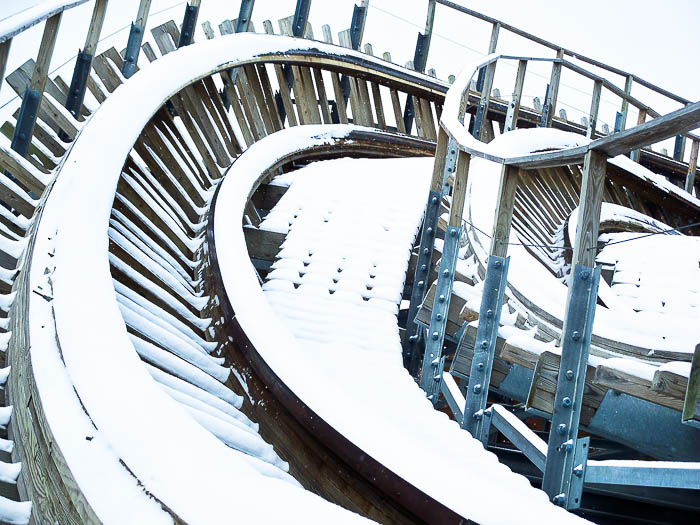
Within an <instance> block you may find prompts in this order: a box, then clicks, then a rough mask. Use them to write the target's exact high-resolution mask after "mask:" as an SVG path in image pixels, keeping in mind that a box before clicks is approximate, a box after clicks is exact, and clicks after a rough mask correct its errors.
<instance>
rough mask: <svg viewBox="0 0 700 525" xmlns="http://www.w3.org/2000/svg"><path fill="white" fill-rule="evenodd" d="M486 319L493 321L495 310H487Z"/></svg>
mask: <svg viewBox="0 0 700 525" xmlns="http://www.w3.org/2000/svg"><path fill="white" fill-rule="evenodd" d="M486 317H488V318H489V319H491V318H492V317H493V310H491V309H490V308H489V309H488V310H486Z"/></svg>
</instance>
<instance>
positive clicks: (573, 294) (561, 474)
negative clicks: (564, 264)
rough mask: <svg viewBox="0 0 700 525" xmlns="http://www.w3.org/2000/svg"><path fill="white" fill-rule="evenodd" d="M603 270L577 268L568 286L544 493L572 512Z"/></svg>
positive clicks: (543, 482) (578, 266)
mask: <svg viewBox="0 0 700 525" xmlns="http://www.w3.org/2000/svg"><path fill="white" fill-rule="evenodd" d="M599 280H600V268H596V269H594V268H591V267H589V266H584V265H582V264H577V265H576V266H575V268H574V270H573V272H572V276H571V279H570V282H569V287H570V292H569V299H568V305H567V313H566V319H565V322H564V323H565V330H564V334H563V343H562V352H561V364H560V366H559V376H558V379H557V389H556V394H555V396H554V412H553V414H552V429H551V431H550V434H549V444H548V448H547V463H546V465H545V471H544V478H543V480H542V489H543V490H544V491H545V492H546V493H547V494H548V495H549V497H550V498H551V499H552V501H553V502H554V503H556V504H558V505H560V506H562V507H565V508H573V507H574V506H575V504H576V503H575V502H574V501H572V500H571V497H572V493H571V489H572V482H573V481H574V479H573V478H574V477H576V473H575V472H574V467H576V466H577V465H575V464H574V463H575V460H574V451H575V449H576V444H577V437H578V428H579V418H580V415H581V404H582V400H583V391H584V388H585V383H586V367H587V366H588V349H589V346H590V343H591V332H592V331H593V318H594V316H595V307H596V299H597V297H598V282H599Z"/></svg>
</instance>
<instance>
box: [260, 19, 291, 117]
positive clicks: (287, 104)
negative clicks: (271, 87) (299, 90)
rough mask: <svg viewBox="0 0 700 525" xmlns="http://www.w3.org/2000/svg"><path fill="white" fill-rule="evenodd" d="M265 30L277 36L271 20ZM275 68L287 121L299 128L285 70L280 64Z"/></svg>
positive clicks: (265, 22) (266, 22)
mask: <svg viewBox="0 0 700 525" xmlns="http://www.w3.org/2000/svg"><path fill="white" fill-rule="evenodd" d="M263 28H264V29H265V33H267V34H268V35H274V34H275V31H274V30H273V28H272V22H270V21H269V20H265V21H264V22H263ZM274 67H275V76H276V77H277V84H278V85H279V89H280V91H279V93H280V97H282V106H283V107H284V111H285V113H286V114H287V120H288V121H289V125H290V126H297V125H298V121H297V116H296V113H295V111H294V104H293V103H292V98H291V97H290V96H289V86H288V85H287V79H286V77H285V76H284V70H283V69H282V66H280V65H279V64H275V66H274Z"/></svg>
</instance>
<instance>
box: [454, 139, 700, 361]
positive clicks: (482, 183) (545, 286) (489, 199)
mask: <svg viewBox="0 0 700 525" xmlns="http://www.w3.org/2000/svg"><path fill="white" fill-rule="evenodd" d="M587 140H588V139H586V138H585V137H582V136H580V135H575V134H572V133H566V132H563V131H558V130H554V129H549V128H536V129H528V130H515V131H511V132H509V133H506V134H505V135H501V136H499V137H497V138H496V139H495V140H494V141H492V142H491V143H489V144H488V145H484V148H485V149H486V150H487V151H488V152H490V153H494V154H497V155H500V156H513V155H526V154H529V153H531V152H532V151H537V150H543V149H548V148H554V149H556V148H564V147H576V146H577V145H580V144H585V143H586V141H587ZM500 171H501V166H500V164H497V163H494V162H490V161H488V160H484V159H480V158H474V159H472V161H471V165H470V169H469V180H468V184H467V199H466V202H467V205H466V206H465V211H464V215H465V219H466V220H467V221H468V222H469V223H471V224H473V225H474V227H473V228H472V227H468V235H469V239H470V241H471V244H472V247H473V249H474V251H475V254H476V256H477V258H478V259H479V260H480V261H481V264H482V265H484V266H485V264H486V260H487V257H488V250H489V245H490V239H489V238H488V237H487V236H486V235H484V234H482V233H480V232H479V231H478V230H481V231H484V232H488V233H490V232H491V231H492V229H493V221H494V205H495V203H496V200H497V193H498V183H499V177H500ZM637 171H638V170H637ZM618 211H619V210H618ZM615 212H616V209H615V208H610V212H609V213H608V212H606V213H607V214H608V215H611V214H612V216H613V217H614V216H615ZM626 215H627V216H630V217H632V218H636V219H638V220H641V218H640V217H639V215H635V214H634V213H627V214H626ZM572 219H573V220H574V221H575V220H576V219H574V218H573V216H572ZM652 226H654V225H652ZM657 226H658V225H657ZM477 228H478V230H477ZM637 236H639V234H633V233H620V234H614V236H612V237H606V236H602V239H603V240H605V239H607V238H609V239H610V240H615V239H622V238H628V237H637ZM510 242H511V243H516V245H510V246H509V247H508V255H509V256H510V257H511V262H510V265H509V270H508V287H509V290H508V292H507V293H509V295H510V296H511V298H513V295H517V296H518V297H524V298H526V299H527V300H528V301H529V302H530V303H532V304H534V305H536V306H537V307H538V308H540V309H541V310H544V311H545V312H546V313H547V314H548V315H550V316H552V317H553V318H556V319H563V317H564V310H565V305H566V298H567V287H566V285H565V284H564V283H562V282H560V281H559V280H558V279H557V278H555V277H554V276H553V275H552V274H551V273H550V272H549V270H548V269H547V268H545V266H543V265H542V264H541V263H540V262H539V261H538V260H536V259H535V258H534V257H533V256H532V255H531V254H530V253H529V252H528V251H527V250H526V248H525V247H523V246H518V245H517V243H521V242H527V241H523V240H521V239H520V238H519V236H518V234H517V232H516V231H515V229H512V230H511V236H510ZM656 243H659V244H656ZM698 246H700V244H698V242H697V238H691V237H687V236H681V235H659V236H654V237H648V238H646V239H642V240H638V241H634V242H630V243H623V244H616V245H610V246H607V247H606V248H604V249H603V250H602V251H601V255H602V257H603V260H605V261H608V262H609V261H612V260H621V261H622V260H624V261H625V264H629V265H631V264H632V262H633V261H635V260H638V261H640V264H648V263H649V261H654V264H656V265H657V266H656V268H657V269H658V265H668V264H669V263H670V264H672V265H673V266H674V272H667V271H663V272H660V271H654V270H651V267H650V271H649V272H648V273H647V275H659V274H666V275H668V276H669V278H670V280H671V281H675V284H674V285H673V286H672V287H669V288H667V289H665V290H664V293H665V295H666V297H667V299H668V302H669V304H676V305H681V304H684V301H685V299H684V298H687V295H688V288H690V289H691V290H692V289H693V287H694V286H695V285H694V284H689V283H697V282H700V281H699V280H698V278H697V276H696V273H693V272H697V269H698V256H697V254H698V251H697V250H698V248H697V247H698ZM652 247H653V248H652ZM649 253H655V254H664V256H663V257H661V256H659V257H655V258H651V257H649V256H648V254H649ZM676 268H678V272H676V271H675V270H676ZM621 269H622V268H621ZM687 272H690V273H687ZM691 276H692V278H691ZM650 279H651V277H650ZM666 284H667V285H668V284H669V281H666ZM601 288H602V289H603V290H604V289H605V288H606V287H605V285H604V284H603V285H602V287H601ZM612 292H613V296H614V295H620V293H621V292H622V290H619V289H615V288H614V287H613V289H612ZM618 292H619V293H618ZM693 293H694V292H693ZM606 297H607V296H606ZM515 302H517V301H515ZM693 304H695V303H694V302H693ZM640 306H641V307H640V308H638V310H640V311H639V312H635V311H634V310H633V309H632V308H626V309H623V308H618V309H616V310H610V309H608V308H605V307H602V306H600V305H599V306H598V307H597V308H596V315H595V323H594V326H593V333H594V335H597V336H600V337H604V338H606V339H611V340H617V341H623V342H625V343H627V344H630V345H636V346H638V347H640V348H643V349H646V348H653V349H658V350H662V349H663V350H672V351H676V352H686V353H689V354H690V353H691V352H692V351H693V349H694V347H695V344H696V343H697V332H696V330H694V326H695V324H693V323H689V322H688V321H687V319H686V318H684V319H682V320H680V319H673V316H670V315H666V316H664V317H662V318H659V316H658V313H659V310H660V309H661V299H659V301H658V306H654V307H652V306H651V303H650V302H649V301H647V302H645V303H644V304H643V305H640ZM694 310H697V308H694ZM696 322H697V321H695V323H696Z"/></svg>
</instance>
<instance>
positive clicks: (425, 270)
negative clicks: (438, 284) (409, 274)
mask: <svg viewBox="0 0 700 525" xmlns="http://www.w3.org/2000/svg"><path fill="white" fill-rule="evenodd" d="M420 271H421V272H427V271H428V265H427V264H421V265H420Z"/></svg>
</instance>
